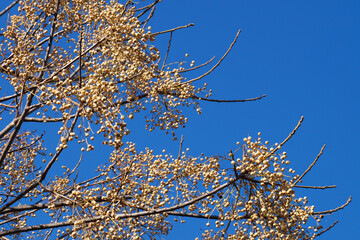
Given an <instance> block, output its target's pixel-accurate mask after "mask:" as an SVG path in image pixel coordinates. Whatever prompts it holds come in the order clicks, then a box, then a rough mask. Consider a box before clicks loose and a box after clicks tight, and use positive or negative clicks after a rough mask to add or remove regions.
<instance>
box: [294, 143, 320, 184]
mask: <svg viewBox="0 0 360 240" xmlns="http://www.w3.org/2000/svg"><path fill="white" fill-rule="evenodd" d="M324 149H325V145H324V146H322V148H321V150H320V153H319V154H318V155H317V156H316V158H315V160H314V161H313V162H312V164H310V166H309V167H308V168H307V169H306V170H305V172H304V173H303V174H302V175H301V176H300V177H299V178H298V179H297V180H296V181H295V182H294V183H293V185H295V184H297V183H298V182H299V181H301V179H302V178H303V177H304V176H305V175H306V174H307V173H308V172H309V171H310V170H311V168H312V167H313V166H314V165H315V164H316V162H317V160H318V159H319V157H320V156H321V155H322V154H323V151H324Z"/></svg>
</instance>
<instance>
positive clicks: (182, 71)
mask: <svg viewBox="0 0 360 240" xmlns="http://www.w3.org/2000/svg"><path fill="white" fill-rule="evenodd" d="M214 59H215V57H212V58H211V59H210V60H209V61H207V62H205V63H203V64H200V65H199V66H196V67H192V68H188V69H184V70H180V71H179V73H184V72H190V71H193V70H196V69H198V68H201V67H204V66H206V65H208V64H209V63H211V62H212V61H214Z"/></svg>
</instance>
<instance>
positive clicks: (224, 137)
mask: <svg viewBox="0 0 360 240" xmlns="http://www.w3.org/2000/svg"><path fill="white" fill-rule="evenodd" d="M359 13H360V1H357V0H349V1H339V0H338V1H332V0H326V1H325V0H317V1H310V0H306V1H285V0H283V1H243V0H231V1H224V2H221V1H216V0H207V1H192V0H182V1H170V0H168V1H166V0H165V1H163V2H162V3H161V4H159V5H158V8H157V12H156V15H155V17H154V18H153V22H152V25H153V27H154V30H163V29H166V28H173V27H175V26H178V25H185V24H187V23H194V24H195V26H194V27H192V28H190V29H186V30H183V31H178V32H176V33H175V34H174V36H173V39H174V42H173V46H172V47H173V48H172V49H171V56H172V57H173V58H172V59H173V60H176V59H179V58H181V57H182V56H183V55H184V54H185V53H186V52H188V53H189V54H190V57H189V58H190V59H194V60H195V61H196V62H197V63H200V62H204V61H206V60H207V59H209V58H211V57H212V56H217V57H218V58H219V57H221V55H222V54H223V53H224V52H225V51H226V49H227V47H228V46H229V44H230V43H231V41H232V39H233V37H234V36H235V34H236V31H237V30H238V29H239V28H241V29H242V33H241V34H240V37H239V39H238V42H237V44H236V46H235V47H234V48H233V50H232V52H231V53H230V55H229V56H228V57H227V58H226V60H225V61H224V62H223V64H222V65H221V66H220V67H219V68H218V69H217V70H216V71H215V72H214V73H213V74H211V75H210V76H208V77H207V78H206V79H205V80H204V81H206V82H207V83H208V84H209V87H210V88H211V89H213V92H214V95H213V97H216V98H219V99H236V98H250V97H255V96H260V95H262V94H266V95H267V97H266V98H265V99H263V100H260V101H258V102H252V103H243V104H221V105H219V104H215V103H212V104H211V103H210V104H209V103H204V104H202V109H203V114H202V115H200V116H196V115H191V118H190V122H189V124H188V126H187V127H186V129H185V131H183V132H182V133H183V134H184V137H185V142H184V143H185V145H186V146H190V148H191V150H192V151H193V152H194V154H195V153H199V152H205V153H208V154H225V153H226V152H228V151H229V149H232V148H234V144H235V142H236V141H237V140H239V139H242V138H243V137H245V136H247V135H248V134H250V135H253V136H254V135H255V134H256V133H257V132H258V131H261V132H262V133H263V138H264V139H265V138H266V139H269V140H271V141H277V142H279V141H281V140H282V139H284V138H285V137H286V136H287V135H288V133H289V132H290V131H291V130H292V128H293V127H294V126H295V125H296V123H297V121H298V120H299V118H300V117H301V116H302V115H303V116H304V118H305V120H304V122H303V125H302V127H301V128H300V130H299V132H298V133H297V134H296V135H295V136H294V138H293V139H292V140H291V141H290V142H288V144H287V145H286V146H285V147H284V149H285V150H286V151H287V152H288V156H289V159H290V160H291V162H292V166H291V167H293V168H295V169H296V170H298V171H297V172H298V173H302V171H303V170H304V169H306V167H307V166H308V165H309V164H310V163H311V162H312V161H313V159H314V158H315V157H316V155H317V154H318V152H319V151H320V148H321V147H322V145H323V144H326V149H325V152H324V154H323V156H322V158H321V159H320V161H319V162H318V163H317V165H316V166H315V167H314V168H313V170H312V172H310V173H309V174H308V175H307V176H306V177H305V178H304V184H309V185H332V184H336V185H337V188H336V189H335V190H327V191H321V190H311V191H306V192H305V193H304V194H306V195H307V196H308V197H309V199H310V203H311V204H315V205H316V209H318V210H324V209H329V208H330V209H331V208H335V207H336V206H338V205H341V204H343V203H344V202H345V201H346V200H347V198H348V196H349V195H351V196H353V201H352V203H351V205H350V206H348V207H347V208H346V209H344V210H342V211H341V212H340V213H338V214H334V215H333V216H331V217H328V218H327V220H325V221H324V223H325V224H326V223H327V224H329V225H330V224H331V223H332V222H334V221H335V220H339V223H338V224H337V226H336V227H335V228H333V230H332V231H330V232H328V233H327V234H326V235H324V236H323V237H322V238H320V239H330V240H336V239H354V237H355V236H357V235H358V234H357V232H358V227H359V226H360V221H359V217H358V216H357V214H356V213H360V204H359V197H360V190H359V189H360V188H359V186H358V185H359V183H360V182H359V176H360V175H359V169H360V164H359V162H360V157H359V155H358V154H357V151H358V150H359V149H360V147H359V140H358V139H359V134H360V127H359V123H360V99H359V93H358V92H359V90H360V70H359V67H360V45H359V43H360V14H359ZM167 40H168V39H166V38H164V41H163V43H162V44H164V45H165V44H166V42H167ZM139 136H140V134H139ZM148 137H149V139H150V138H152V136H151V135H149V136H148ZM146 140H147V139H146ZM144 144H146V141H145V140H144ZM164 144H166V143H164ZM155 145H156V144H155V143H154V147H156V146H155ZM165 146H166V145H165ZM199 227H203V225H200V224H196V221H195V222H190V223H188V224H184V225H182V226H179V227H177V226H175V231H174V233H173V234H171V235H170V236H169V237H168V238H167V239H188V238H190V237H192V236H194V233H193V232H192V231H196V229H198V228H199Z"/></svg>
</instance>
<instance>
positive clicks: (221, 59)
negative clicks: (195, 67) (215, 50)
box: [184, 29, 241, 83]
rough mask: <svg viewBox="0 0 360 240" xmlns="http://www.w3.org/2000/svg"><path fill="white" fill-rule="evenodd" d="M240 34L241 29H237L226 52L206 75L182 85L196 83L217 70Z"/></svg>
mask: <svg viewBox="0 0 360 240" xmlns="http://www.w3.org/2000/svg"><path fill="white" fill-rule="evenodd" d="M240 33H241V29H239V31H238V32H237V34H236V36H235V39H234V41H233V42H232V43H231V44H230V47H229V48H228V50H227V51H226V53H225V54H224V55H223V56H222V57H221V58H220V60H219V61H218V62H217V63H216V64H215V65H214V66H213V67H212V68H211V69H210V70H209V71H207V72H206V73H204V74H203V75H201V76H199V77H196V78H193V79H191V80H188V81H186V82H184V83H192V82H195V81H197V80H200V79H202V78H203V77H206V76H207V75H209V74H210V73H211V72H212V71H214V70H215V68H217V67H218V66H219V65H220V63H221V62H222V61H223V60H224V59H225V57H226V56H227V55H228V53H229V52H230V50H231V49H232V47H233V46H234V44H235V43H236V40H237V39H238V37H239V34H240Z"/></svg>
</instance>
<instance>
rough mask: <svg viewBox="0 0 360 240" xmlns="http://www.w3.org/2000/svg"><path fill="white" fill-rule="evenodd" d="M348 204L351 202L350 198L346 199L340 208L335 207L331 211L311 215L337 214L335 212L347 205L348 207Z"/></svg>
mask: <svg viewBox="0 0 360 240" xmlns="http://www.w3.org/2000/svg"><path fill="white" fill-rule="evenodd" d="M350 202H351V196H350V197H349V198H348V200H347V201H346V203H345V204H343V205H341V206H340V207H337V208H335V209H331V210H326V211H321V212H313V213H312V215H321V214H329V213H334V212H337V211H339V210H341V209H343V208H344V207H346V206H347V205H349V203H350Z"/></svg>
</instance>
